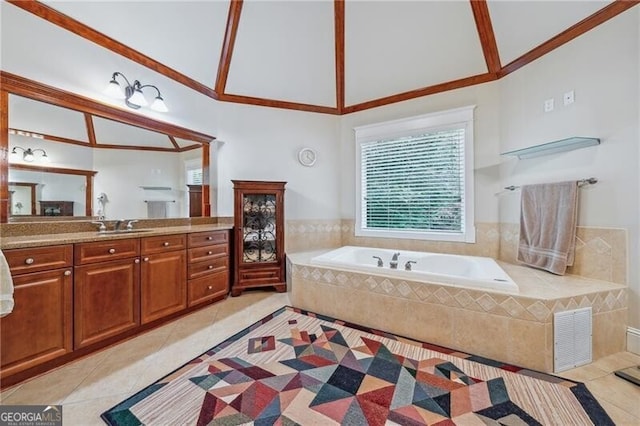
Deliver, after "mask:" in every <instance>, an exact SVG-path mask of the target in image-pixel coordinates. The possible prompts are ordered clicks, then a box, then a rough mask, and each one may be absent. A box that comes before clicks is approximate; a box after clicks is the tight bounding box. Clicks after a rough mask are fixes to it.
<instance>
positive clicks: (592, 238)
mask: <svg viewBox="0 0 640 426" xmlns="http://www.w3.org/2000/svg"><path fill="white" fill-rule="evenodd" d="M499 231H500V232H499V234H500V251H499V256H498V258H499V259H500V260H503V261H505V262H509V263H517V262H516V254H517V251H518V239H519V233H520V225H518V224H517V223H501V224H500V228H499ZM567 274H571V275H579V276H582V277H586V278H593V279H597V280H603V281H610V282H614V283H619V284H626V283H627V230H626V229H621V228H596V227H585V226H578V228H577V230H576V257H575V262H574V264H573V266H570V267H569V268H568V269H567Z"/></svg>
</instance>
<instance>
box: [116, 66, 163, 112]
mask: <svg viewBox="0 0 640 426" xmlns="http://www.w3.org/2000/svg"><path fill="white" fill-rule="evenodd" d="M116 77H122V78H123V79H124V81H126V83H127V85H126V86H125V88H124V90H123V89H122V86H120V83H118V81H117V80H116ZM147 87H151V88H153V89H155V90H156V92H157V95H156V97H155V99H154V100H153V102H152V103H151V107H150V108H151V109H152V110H154V111H158V112H167V111H169V109H168V108H167V105H166V104H165V103H164V99H162V95H161V94H160V90H159V89H158V88H157V87H156V86H154V85H152V84H142V83H140V82H139V81H138V80H135V81H134V82H133V84H131V83H130V82H129V79H127V77H125V76H124V74H122V73H121V72H117V71H116V72H114V73H113V75H112V76H111V81H110V82H109V84H108V85H107V87H106V88H105V89H104V93H105V94H107V95H109V96H111V97H112V98H115V99H124V103H125V104H126V105H127V106H128V107H129V108H133V109H139V108H140V107H143V106H148V105H149V103H148V102H147V100H146V99H145V97H144V94H143V93H142V89H145V88H147Z"/></svg>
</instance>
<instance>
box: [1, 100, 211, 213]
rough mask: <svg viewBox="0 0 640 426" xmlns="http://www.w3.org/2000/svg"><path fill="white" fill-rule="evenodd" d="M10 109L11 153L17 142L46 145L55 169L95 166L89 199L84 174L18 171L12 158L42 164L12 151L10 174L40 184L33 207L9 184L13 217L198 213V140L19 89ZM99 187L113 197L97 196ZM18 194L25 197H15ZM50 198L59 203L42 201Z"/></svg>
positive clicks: (33, 146) (36, 146)
mask: <svg viewBox="0 0 640 426" xmlns="http://www.w3.org/2000/svg"><path fill="white" fill-rule="evenodd" d="M9 111H10V113H9V128H10V131H9V152H11V150H12V149H13V148H14V147H16V146H19V147H23V148H31V149H33V150H35V149H41V150H44V151H45V152H46V153H47V157H48V158H49V163H48V164H47V166H48V167H50V168H68V169H81V170H95V171H96V172H97V174H96V176H95V179H94V180H93V184H94V187H93V189H94V190H93V195H92V197H91V199H88V198H87V194H86V192H85V182H84V177H83V176H72V175H64V174H56V173H42V172H34V171H25V170H15V168H14V167H12V165H16V164H17V165H20V164H37V162H38V161H37V160H39V158H38V157H36V161H34V162H33V163H28V162H25V161H24V159H23V158H22V156H15V155H11V156H10V158H9V161H10V167H9V176H8V178H9V181H11V182H16V183H27V182H31V183H35V184H36V186H35V196H34V197H33V198H32V200H33V204H34V209H35V210H34V211H35V212H33V213H32V210H31V205H30V204H29V205H28V204H26V203H27V201H28V200H27V197H26V196H25V197H23V195H22V194H23V193H22V192H21V190H20V189H16V188H17V186H15V185H14V186H12V187H11V188H10V191H13V192H10V194H11V197H12V200H11V201H10V202H11V207H10V209H9V212H10V216H11V217H15V216H16V215H34V216H41V217H43V216H45V215H55V216H58V215H61V216H62V215H66V214H71V215H74V216H100V217H103V218H104V219H119V218H127V219H143V218H164V217H166V218H178V217H190V216H192V215H193V214H190V211H191V212H193V211H194V209H193V208H190V203H191V204H192V203H194V202H201V199H198V200H195V201H194V199H193V196H191V199H190V192H189V187H188V186H187V185H189V184H202V181H201V180H200V181H197V180H194V176H196V179H197V176H198V172H199V174H200V178H201V176H202V149H201V145H200V144H198V143H194V142H193V141H188V140H183V139H180V138H177V137H170V136H167V135H166V134H163V133H160V132H154V131H150V130H146V129H142V128H139V127H135V126H132V125H128V124H124V123H121V122H118V121H113V120H109V119H106V118H101V117H97V116H92V115H89V114H85V113H82V112H79V111H74V110H70V109H66V108H62V107H59V106H55V105H51V104H47V103H43V102H39V101H36V100H33V99H29V98H25V97H21V96H17V95H14V94H11V95H10V96H9ZM16 191H17V192H16ZM101 193H104V194H106V196H107V199H108V201H107V202H104V203H98V199H97V196H98V195H99V194H101ZM16 197H17V198H20V200H13V198H16ZM23 198H24V201H22V199H23ZM18 201H19V202H20V203H21V207H20V208H19V209H18V208H17V207H16V205H15V204H16V203H17V202H18ZM46 201H54V202H57V204H53V205H51V204H50V203H49V204H47V203H44V204H43V202H46ZM63 202H64V203H63ZM87 203H89V205H88V206H87ZM196 210H197V209H196ZM199 211H201V209H200V210H199ZM10 220H11V219H10Z"/></svg>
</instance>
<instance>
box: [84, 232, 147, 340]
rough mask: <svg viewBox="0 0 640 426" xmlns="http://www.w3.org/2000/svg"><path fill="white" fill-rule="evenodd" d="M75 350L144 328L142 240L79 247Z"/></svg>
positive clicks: (112, 241)
mask: <svg viewBox="0 0 640 426" xmlns="http://www.w3.org/2000/svg"><path fill="white" fill-rule="evenodd" d="M75 249H76V250H75V253H76V265H78V266H76V267H75V283H74V306H73V311H74V325H75V327H74V348H75V349H79V348H83V347H85V346H89V345H92V344H94V343H97V342H100V341H102V340H105V339H107V338H109V337H113V336H117V335H119V334H122V333H125V332H127V331H129V330H132V329H134V328H136V327H138V326H139V325H140V303H139V300H140V258H139V257H138V255H139V253H140V242H139V239H137V238H136V239H134V238H132V239H126V240H110V241H100V242H91V243H80V244H76V247H75Z"/></svg>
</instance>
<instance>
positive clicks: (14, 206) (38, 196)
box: [9, 167, 86, 216]
mask: <svg viewBox="0 0 640 426" xmlns="http://www.w3.org/2000/svg"><path fill="white" fill-rule="evenodd" d="M9 180H10V182H11V183H10V184H9V191H12V190H13V191H15V192H13V194H12V195H11V210H10V211H11V214H12V216H18V215H20V216H24V215H33V216H85V214H86V195H85V194H86V193H85V191H86V179H85V177H84V176H80V175H70V174H62V173H49V172H41V171H31V170H16V169H14V168H12V167H9ZM18 188H23V190H22V191H20V190H19V189H18ZM27 190H28V193H27Z"/></svg>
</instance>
